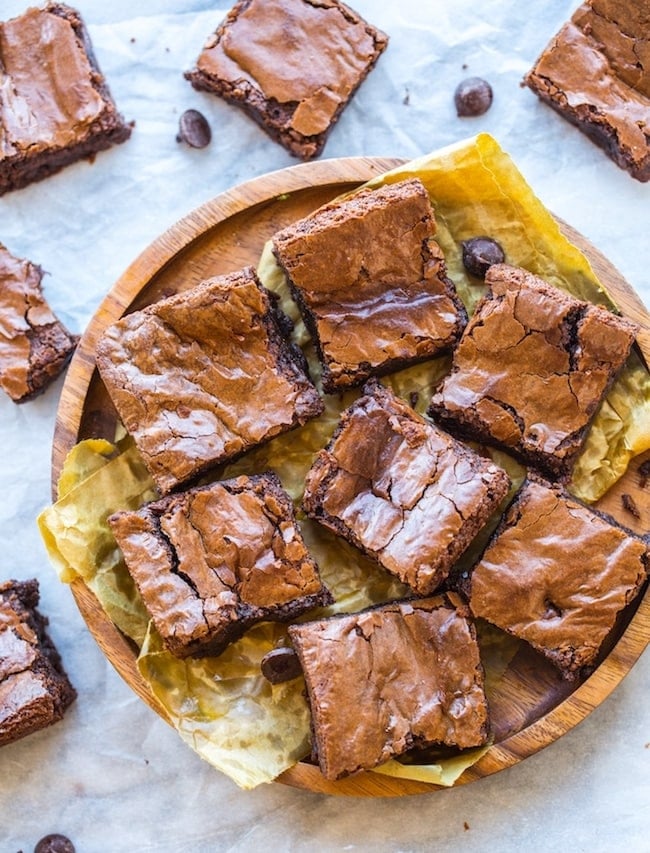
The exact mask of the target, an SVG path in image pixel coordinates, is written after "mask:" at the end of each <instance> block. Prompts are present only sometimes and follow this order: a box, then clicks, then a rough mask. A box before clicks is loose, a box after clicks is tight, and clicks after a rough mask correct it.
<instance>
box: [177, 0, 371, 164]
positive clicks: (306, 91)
mask: <svg viewBox="0 0 650 853" xmlns="http://www.w3.org/2000/svg"><path fill="white" fill-rule="evenodd" d="M387 44H388V37H387V36H386V35H385V34H384V33H382V32H380V30H378V29H376V28H375V27H373V26H371V25H370V24H368V23H367V22H366V21H364V20H363V18H361V17H360V16H359V15H358V14H357V13H356V12H354V11H353V10H352V9H350V8H349V6H346V5H344V4H343V3H340V2H339V0H240V2H238V3H236V4H235V6H233V8H232V9H231V10H230V12H229V13H228V15H227V16H226V18H225V20H224V21H223V22H222V23H221V25H220V26H219V28H218V29H217V31H216V32H215V33H213V35H211V36H210V38H209V39H208V41H207V43H206V44H205V46H204V48H203V51H202V53H201V54H200V56H199V58H198V60H197V62H196V67H195V68H194V69H193V70H191V71H188V72H186V74H185V77H186V78H187V79H188V80H189V81H190V82H191V83H192V85H193V86H194V88H195V89H203V90H205V91H207V92H212V93H214V94H216V95H219V96H221V97H222V98H225V99H226V100H227V101H230V102H231V103H233V104H238V105H239V106H241V107H242V108H243V109H244V110H245V111H246V112H247V113H248V115H249V116H251V117H252V118H253V119H254V120H255V121H256V122H257V123H258V124H259V125H260V126H261V127H262V128H263V129H264V130H265V131H266V132H267V133H268V134H269V136H270V137H271V138H272V139H274V140H275V141H276V142H279V143H280V144H281V145H283V146H284V147H285V148H286V149H287V151H288V152H289V153H290V154H292V155H294V156H295V157H300V158H302V159H304V160H308V159H310V158H312V157H316V156H318V155H319V154H320V153H321V151H322V150H323V146H324V145H325V142H326V140H327V137H328V135H329V133H330V131H331V130H332V127H333V126H334V125H335V124H336V122H337V121H338V119H339V116H340V115H341V113H342V112H343V110H344V109H345V107H346V106H347V104H348V103H349V101H350V99H351V98H352V96H353V95H354V93H355V91H356V90H357V88H358V87H359V86H360V85H361V83H362V82H363V80H364V79H365V78H366V76H367V75H368V73H369V72H370V70H371V69H372V68H373V66H374V65H375V63H376V62H377V59H378V58H379V56H380V55H381V53H382V51H383V50H384V48H385V47H386V45H387Z"/></svg>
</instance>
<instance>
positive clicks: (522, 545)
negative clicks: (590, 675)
mask: <svg viewBox="0 0 650 853" xmlns="http://www.w3.org/2000/svg"><path fill="white" fill-rule="evenodd" d="M649 565H650V563H649V554H648V546H647V543H645V542H644V541H643V540H642V539H640V538H637V537H636V536H634V534H632V533H630V532H629V531H626V530H624V529H622V528H621V527H619V526H618V525H617V524H616V523H615V522H614V521H613V520H612V519H610V518H608V517H606V516H604V515H602V514H598V513H597V512H595V511H594V510H592V509H590V508H589V507H587V506H585V505H583V504H581V503H580V502H578V501H577V500H576V499H575V498H572V497H571V495H569V494H568V493H566V492H565V491H564V490H563V488H562V487H561V486H558V485H556V484H550V483H548V482H545V481H543V480H527V481H525V482H524V484H523V486H522V487H521V489H520V490H519V492H518V493H517V495H516V496H515V499H514V500H513V502H512V504H511V506H510V507H509V509H508V510H507V512H506V513H505V515H504V517H503V519H502V521H501V523H500V525H499V527H498V528H497V530H496V531H495V533H494V536H493V538H492V540H491V542H490V543H489V544H488V546H487V548H486V550H485V552H484V553H483V555H482V557H481V558H480V560H479V561H478V563H477V564H476V566H475V567H474V569H473V571H472V572H471V580H470V607H471V610H472V613H473V614H474V616H476V617H480V618H483V619H486V620H487V621H488V622H491V623H493V624H494V625H496V626H498V627H499V628H501V629H503V630H504V631H507V632H508V633H510V634H513V635H514V636H515V637H519V639H521V640H525V641H526V642H528V643H530V644H531V645H532V646H533V648H535V649H536V650H537V651H538V652H541V654H543V655H544V656H545V657H547V658H548V659H549V660H550V661H551V662H552V663H553V664H554V665H555V666H556V667H558V669H559V670H560V672H561V673H562V675H563V676H564V677H565V678H568V679H575V678H577V677H579V676H580V675H581V674H583V673H584V672H585V671H586V670H587V669H588V668H591V667H593V665H594V663H595V661H596V659H597V656H598V653H599V650H600V649H601V647H602V645H603V642H604V640H605V638H606V637H607V635H608V634H609V633H610V631H611V630H612V628H613V627H614V625H615V623H616V620H617V617H618V615H619V613H620V612H621V611H622V610H623V608H624V607H626V605H628V604H629V603H630V602H631V601H632V600H633V599H634V598H635V597H636V596H637V594H638V593H639V592H640V590H641V588H642V586H643V584H644V582H645V580H646V578H647V574H648V567H649Z"/></svg>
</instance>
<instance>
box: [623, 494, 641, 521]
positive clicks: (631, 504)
mask: <svg viewBox="0 0 650 853" xmlns="http://www.w3.org/2000/svg"><path fill="white" fill-rule="evenodd" d="M621 503H622V504H623V509H625V510H627V511H628V512H629V513H630V514H631V515H633V516H634V517H635V518H641V513H640V512H639V508H638V506H637V505H636V501H635V500H634V498H633V497H632V495H628V494H627V492H624V493H623V494H622V495H621Z"/></svg>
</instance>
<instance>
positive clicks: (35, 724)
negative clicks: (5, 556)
mask: <svg viewBox="0 0 650 853" xmlns="http://www.w3.org/2000/svg"><path fill="white" fill-rule="evenodd" d="M38 603H39V589H38V581H36V580H27V581H17V580H9V581H5V582H4V583H0V746H2V745H3V744H7V743H11V742H12V741H15V740H18V739H19V738H21V737H25V735H29V734H31V733H32V732H37V731H39V730H40V729H44V728H46V727H47V726H51V725H52V724H53V723H56V722H58V721H59V720H61V719H63V715H64V713H65V711H66V709H67V708H68V706H69V705H70V704H71V702H72V701H73V700H74V699H75V697H76V695H77V693H76V691H75V689H74V687H73V686H72V684H70V681H69V679H68V676H67V675H66V673H65V670H64V669H63V666H62V665H61V658H60V656H59V653H58V652H57V650H56V648H55V646H54V644H53V642H52V640H51V638H50V636H49V634H48V632H47V624H48V620H47V619H46V618H45V616H43V615H42V614H41V613H40V612H39V610H38Z"/></svg>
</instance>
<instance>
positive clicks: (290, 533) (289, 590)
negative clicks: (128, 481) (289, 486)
mask: <svg viewBox="0 0 650 853" xmlns="http://www.w3.org/2000/svg"><path fill="white" fill-rule="evenodd" d="M109 524H110V526H111V529H112V531H113V533H114V535H115V538H116V540H117V542H118V545H119V546H120V548H121V549H122V552H123V554H124V559H125V562H126V566H127V568H128V570H129V572H130V573H131V575H132V577H133V579H134V581H135V583H136V585H137V587H138V589H139V591H140V594H141V596H142V600H143V602H144V605H145V607H146V608H147V610H148V611H149V613H150V614H151V618H152V619H153V623H154V625H155V626H156V629H157V630H158V633H159V634H160V636H161V637H162V640H163V642H164V644H165V646H166V648H167V649H168V650H169V651H170V652H171V653H172V654H174V655H176V656H177V657H181V658H183V657H187V656H188V655H193V656H195V657H201V656H205V655H218V654H220V653H221V652H222V651H223V650H224V649H225V647H226V646H227V645H228V644H229V643H231V642H233V641H234V640H237V639H238V638H239V637H241V635H242V634H243V633H244V632H245V631H246V630H247V629H248V628H250V627H251V626H252V625H255V624H256V623H257V622H261V621H264V620H266V621H268V620H271V621H275V622H285V621H288V620H290V619H293V618H295V617H296V616H300V615H301V614H302V613H305V612H306V611H308V610H311V609H312V608H314V607H318V606H321V605H323V606H324V605H327V604H331V602H332V598H331V596H330V594H329V591H328V590H327V589H326V588H325V587H324V586H323V584H322V583H321V581H320V578H319V575H318V567H317V566H316V563H315V562H314V560H313V559H312V558H311V557H310V555H309V553H308V551H307V548H306V546H305V543H304V541H303V539H302V535H301V533H300V529H299V527H298V525H297V522H296V518H295V515H294V509H293V503H292V501H291V499H290V497H289V496H288V495H287V494H286V492H285V491H284V490H283V489H282V487H281V484H280V481H279V479H278V477H277V476H276V475H275V474H271V473H268V474H260V475H256V476H252V477H247V476H242V477H238V478H236V479H232V480H224V481H222V482H218V483H213V484H212V485H209V486H200V487H197V488H194V489H190V490H188V491H185V492H181V493H178V494H174V495H169V496H167V497H166V498H162V499H161V500H159V501H155V502H153V503H150V504H147V505H146V506H145V507H143V508H142V509H140V510H136V511H125V512H119V513H116V514H115V515H113V516H111V517H110V518H109Z"/></svg>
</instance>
